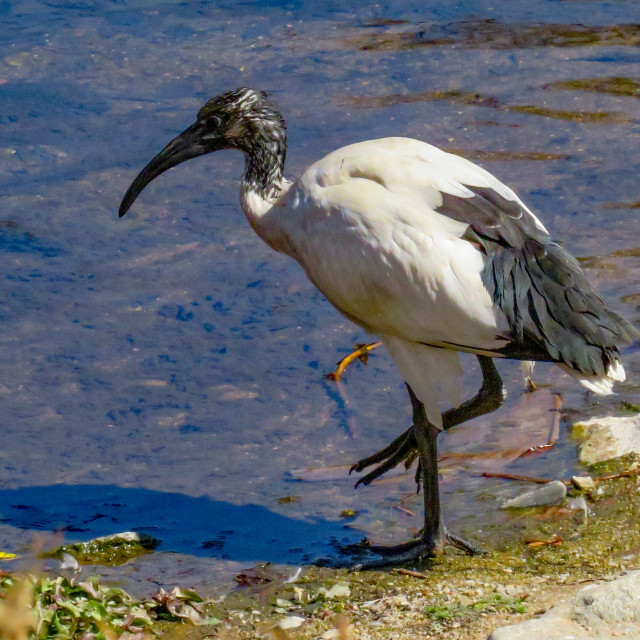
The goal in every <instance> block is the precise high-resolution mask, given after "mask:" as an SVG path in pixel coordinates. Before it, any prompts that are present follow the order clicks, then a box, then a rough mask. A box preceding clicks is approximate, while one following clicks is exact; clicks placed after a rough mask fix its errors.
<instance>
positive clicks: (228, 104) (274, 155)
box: [198, 87, 287, 202]
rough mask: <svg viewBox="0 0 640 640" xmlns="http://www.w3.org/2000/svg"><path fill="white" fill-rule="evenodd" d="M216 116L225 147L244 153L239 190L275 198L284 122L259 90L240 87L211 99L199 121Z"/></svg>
mask: <svg viewBox="0 0 640 640" xmlns="http://www.w3.org/2000/svg"><path fill="white" fill-rule="evenodd" d="M212 119H217V120H218V121H219V122H220V126H221V127H222V128H223V129H224V130H225V134H224V135H225V138H226V145H225V146H227V148H231V149H239V150H241V151H243V152H244V154H245V172H244V176H243V179H242V190H243V191H244V192H251V193H254V194H256V195H257V196H259V197H260V198H262V199H263V200H265V201H267V202H273V201H274V200H277V198H278V196H279V195H280V192H281V190H282V187H283V184H284V182H285V181H284V177H283V172H284V163H285V159H286V155H287V134H286V125H285V122H284V119H283V117H282V115H281V114H280V112H279V111H278V110H277V109H276V108H275V107H274V106H273V105H272V104H271V103H270V102H269V101H268V100H267V96H266V94H265V93H264V92H262V91H256V90H255V89H249V88H246V87H242V88H240V89H236V90H235V91H230V92H228V93H225V94H223V95H222V96H218V97H217V98H214V99H213V100H210V101H209V102H208V103H207V104H206V105H205V106H204V107H203V108H202V109H201V110H200V113H199V114H198V120H200V121H209V122H210V121H211V120H212Z"/></svg>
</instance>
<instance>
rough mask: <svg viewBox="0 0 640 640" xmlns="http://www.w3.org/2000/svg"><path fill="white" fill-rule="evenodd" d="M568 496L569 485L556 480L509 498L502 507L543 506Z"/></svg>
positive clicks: (556, 502)
mask: <svg viewBox="0 0 640 640" xmlns="http://www.w3.org/2000/svg"><path fill="white" fill-rule="evenodd" d="M566 497H567V487H566V486H565V484H564V482H561V481H560V480H554V481H553V482H547V483H546V484H543V485H541V486H539V487H536V488H535V489H530V490H529V491H525V492H524V493H521V494H520V495H519V496H516V497H515V498H512V499H511V500H507V501H506V502H505V503H504V504H503V505H502V507H501V508H502V509H521V508H523V507H543V506H547V505H551V504H559V503H560V502H562V501H563V500H564V499H565V498H566Z"/></svg>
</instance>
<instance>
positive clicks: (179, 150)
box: [119, 122, 214, 218]
mask: <svg viewBox="0 0 640 640" xmlns="http://www.w3.org/2000/svg"><path fill="white" fill-rule="evenodd" d="M204 135H205V127H204V124H202V123H200V122H196V123H195V124H193V125H191V126H190V127H189V128H188V129H185V131H183V132H182V133H181V134H180V135H179V136H177V137H175V138H174V139H173V140H172V141H171V142H170V143H169V144H168V145H167V146H166V147H165V148H164V149H163V150H162V151H161V152H160V153H159V154H158V155H157V156H156V157H155V158H153V160H151V162H149V164H148V165H147V166H146V167H145V168H144V169H143V170H142V171H141V172H140V173H139V174H138V176H137V177H136V179H135V180H134V181H133V182H132V183H131V186H130V187H129V188H128V189H127V193H125V194H124V198H122V202H121V203H120V212H119V213H120V217H121V218H122V216H123V215H124V214H125V213H127V211H129V209H130V208H131V205H132V204H133V203H134V201H135V199H136V198H137V197H138V196H139V195H140V192H141V191H142V190H143V189H144V188H145V187H146V186H147V185H148V184H149V183H150V182H151V181H152V180H153V179H154V178H157V177H158V176H159V175H160V174H161V173H164V172H165V171H166V170H167V169H171V167H175V166H176V165H178V164H180V163H181V162H184V161H185V160H190V159H191V158H197V157H198V156H201V155H204V154H205V153H209V152H210V151H213V150H214V149H212V148H211V145H210V144H209V145H208V144H204V142H203V137H204Z"/></svg>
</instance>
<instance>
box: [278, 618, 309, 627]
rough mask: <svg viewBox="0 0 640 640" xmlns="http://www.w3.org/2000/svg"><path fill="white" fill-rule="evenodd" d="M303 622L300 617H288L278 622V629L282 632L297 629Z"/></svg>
mask: <svg viewBox="0 0 640 640" xmlns="http://www.w3.org/2000/svg"><path fill="white" fill-rule="evenodd" d="M303 622H304V618H301V617H300V616H289V617H287V618H285V619H284V620H280V622H278V625H277V626H278V627H279V628H280V629H282V630H285V629H297V628H298V627H299V626H300V625H301V624H302V623H303Z"/></svg>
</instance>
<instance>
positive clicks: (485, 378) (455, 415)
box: [349, 356, 506, 487]
mask: <svg viewBox="0 0 640 640" xmlns="http://www.w3.org/2000/svg"><path fill="white" fill-rule="evenodd" d="M478 362H479V363H480V369H481V371H482V387H480V391H478V393H477V394H476V395H475V396H474V397H473V398H471V399H470V400H467V401H466V402H463V403H462V404H461V405H460V406H458V407H454V408H453V409H448V410H447V411H445V412H444V413H443V414H442V427H443V429H445V430H446V429H451V427H455V426H456V425H458V424H461V423H462V422H466V421H467V420H471V419H472V418H477V417H478V416H482V415H485V414H487V413H491V412H492V411H495V410H496V409H497V408H498V407H499V406H500V405H501V404H502V403H503V402H504V400H505V398H506V390H505V389H504V387H503V385H502V379H501V378H500V374H499V373H498V370H497V369H496V366H495V365H494V364H493V358H489V357H488V356H478ZM417 451H418V445H417V442H416V439H415V432H414V428H413V426H412V427H410V428H409V429H407V430H406V431H405V432H404V433H403V434H402V435H400V436H399V437H397V438H396V439H395V440H394V441H393V442H391V443H390V444H389V445H388V446H386V447H385V448H384V449H381V450H380V451H378V452H377V453H374V454H373V455H371V456H368V457H367V458H363V459H362V460H359V461H358V462H356V463H355V464H354V465H353V466H352V467H351V470H350V471H349V473H351V472H352V471H358V472H359V471H362V470H363V469H366V468H367V467H370V466H371V465H373V464H378V463H380V462H381V463H382V464H380V465H379V466H377V467H376V468H375V469H374V470H373V471H371V472H369V473H368V474H367V475H365V476H363V477H362V478H360V479H359V480H358V482H357V483H356V487H357V486H358V485H360V484H364V485H367V484H370V483H371V482H373V481H374V480H375V479H376V478H379V477H380V476H381V475H383V474H384V473H385V472H387V471H388V470H389V469H393V467H395V466H397V465H399V464H400V463H401V462H405V465H407V468H408V467H409V466H410V465H411V463H412V462H413V460H414V459H415V457H416V454H417ZM416 477H417V478H419V477H420V470H418V472H417V473H416Z"/></svg>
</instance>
